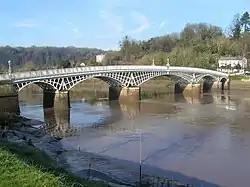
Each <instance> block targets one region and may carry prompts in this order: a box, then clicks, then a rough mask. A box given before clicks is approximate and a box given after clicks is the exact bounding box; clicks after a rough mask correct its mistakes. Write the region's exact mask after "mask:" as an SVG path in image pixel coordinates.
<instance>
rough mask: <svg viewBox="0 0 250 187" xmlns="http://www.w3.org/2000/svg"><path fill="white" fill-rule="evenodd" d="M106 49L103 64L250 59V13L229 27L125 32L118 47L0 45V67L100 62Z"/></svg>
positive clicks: (237, 17) (203, 64) (183, 63)
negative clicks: (142, 36) (140, 34)
mask: <svg viewBox="0 0 250 187" xmlns="http://www.w3.org/2000/svg"><path fill="white" fill-rule="evenodd" d="M101 53H106V57H105V59H104V61H103V65H114V64H119V63H122V64H152V61H153V59H154V61H155V64H157V65H166V64H167V62H168V60H169V62H170V65H178V66H193V67H203V68H209V69H215V68H217V63H216V62H217V61H218V59H219V58H220V57H221V56H242V57H243V56H244V57H246V58H247V59H248V60H250V15H249V13H248V12H245V13H244V14H242V15H240V14H236V15H235V16H234V17H233V20H232V23H231V24H230V25H229V26H228V28H227V29H225V30H223V29H222V28H220V27H218V26H215V25H211V24H207V23H195V24H187V25H186V26H185V27H184V29H183V30H182V31H181V32H179V33H171V34H167V35H164V36H159V37H154V38H150V39H149V40H145V41H138V40H135V39H133V38H130V37H129V36H125V37H124V38H123V39H122V40H121V41H120V50H119V51H108V52H105V51H102V50H100V49H90V48H75V47H61V48H59V47H29V48H24V47H15V48H14V47H10V46H5V47H0V68H1V71H2V72H5V71H6V68H7V65H8V63H7V62H8V61H9V60H11V62H12V66H13V67H14V69H16V70H18V71H29V70H36V69H47V68H57V67H74V66H79V65H80V64H81V63H82V62H84V63H85V64H86V65H100V64H97V63H96V62H95V56H96V55H97V54H101Z"/></svg>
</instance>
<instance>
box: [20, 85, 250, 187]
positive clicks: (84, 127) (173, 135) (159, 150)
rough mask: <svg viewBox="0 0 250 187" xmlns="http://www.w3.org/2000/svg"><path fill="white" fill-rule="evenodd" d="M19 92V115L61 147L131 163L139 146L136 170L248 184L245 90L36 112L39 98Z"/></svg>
mask: <svg viewBox="0 0 250 187" xmlns="http://www.w3.org/2000/svg"><path fill="white" fill-rule="evenodd" d="M25 92H28V91H27V90H26V91H25ZM25 92H23V93H21V94H20V109H21V115H22V116H25V117H28V118H32V119H37V120H43V121H46V126H47V127H46V128H47V130H48V133H51V134H53V135H55V136H60V137H62V138H63V139H62V140H61V142H62V146H63V147H65V148H75V149H78V148H79V147H80V148H81V149H82V150H85V151H88V152H92V153H97V154H100V155H104V156H109V157H112V158H117V159H119V160H121V162H123V161H124V163H125V162H127V161H128V162H131V163H132V162H133V163H139V161H140V139H141V161H142V163H143V169H144V168H145V169H146V168H148V169H150V168H151V170H154V171H155V173H156V174H159V175H163V176H166V177H169V178H175V179H179V180H184V181H187V182H191V183H195V184H196V185H197V186H228V187H243V186H249V184H250V182H249V176H250V164H249V158H250V122H249V118H250V90H245V91H235V90H232V91H230V92H224V93H221V92H215V93H211V94H204V95H203V96H202V98H185V97H183V96H180V95H173V94H167V93H166V94H161V95H160V96H157V97H153V96H152V95H151V96H148V97H147V98H144V99H142V100H141V101H140V102H139V103H134V104H133V105H132V104H130V105H128V104H119V103H117V102H108V101H105V100H102V101H100V100H99V101H88V96H89V94H87V95H86V93H84V92H82V93H72V94H71V108H70V110H69V111H55V110H51V109H50V110H44V109H43V107H42V95H40V94H27V93H25ZM95 94H96V93H95ZM92 95H93V94H92ZM96 97H98V94H97V95H96ZM101 97H105V94H104V95H102V96H101ZM140 136H141V137H140Z"/></svg>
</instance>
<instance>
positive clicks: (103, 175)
mask: <svg viewBox="0 0 250 187" xmlns="http://www.w3.org/2000/svg"><path fill="white" fill-rule="evenodd" d="M12 118H13V117H12ZM15 118H17V119H18V122H17V121H15V123H13V124H12V125H11V127H10V129H5V130H3V131H2V132H1V133H0V135H1V138H2V139H5V140H7V141H9V142H12V143H26V144H27V145H30V146H34V147H35V148H37V149H39V150H41V151H43V152H45V153H46V154H47V155H49V156H50V157H51V158H52V159H53V160H55V161H56V162H57V164H58V165H59V166H60V167H62V168H63V169H65V170H66V171H69V172H72V173H73V174H75V175H77V176H79V177H81V178H84V179H90V180H96V181H103V182H104V183H108V184H109V185H111V186H117V185H118V186H119V185H126V186H135V184H138V181H139V164H138V163H130V162H127V161H123V160H119V159H116V158H111V157H107V156H102V155H98V154H95V153H90V152H86V151H84V150H80V149H76V148H74V147H69V148H65V147H63V146H62V144H61V142H60V140H61V139H60V138H56V137H52V136H51V135H48V134H46V132H45V130H44V128H43V124H44V122H42V121H38V120H32V119H27V118H24V117H21V116H15ZM17 119H16V120H17ZM150 170H151V169H145V172H143V182H149V181H151V182H152V181H153V180H152V179H157V182H158V183H163V181H165V182H168V183H169V184H171V183H172V184H175V185H176V186H178V185H179V186H180V185H184V184H183V183H180V182H178V181H175V180H172V181H171V180H169V181H167V180H166V178H165V177H159V176H156V175H155V174H154V172H153V171H152V172H150ZM166 184H167V183H166Z"/></svg>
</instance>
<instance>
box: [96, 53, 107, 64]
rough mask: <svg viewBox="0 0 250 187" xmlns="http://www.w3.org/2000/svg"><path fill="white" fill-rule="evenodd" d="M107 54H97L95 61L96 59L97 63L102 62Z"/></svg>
mask: <svg viewBox="0 0 250 187" xmlns="http://www.w3.org/2000/svg"><path fill="white" fill-rule="evenodd" d="M105 56H106V54H100V55H96V56H95V61H96V62H97V63H102V61H103V60H104V58H105Z"/></svg>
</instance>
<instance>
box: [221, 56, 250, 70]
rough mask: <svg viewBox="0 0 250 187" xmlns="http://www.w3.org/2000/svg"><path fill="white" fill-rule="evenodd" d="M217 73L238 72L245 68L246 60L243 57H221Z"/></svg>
mask: <svg viewBox="0 0 250 187" xmlns="http://www.w3.org/2000/svg"><path fill="white" fill-rule="evenodd" d="M218 67H219V68H218V71H222V72H238V71H240V70H241V71H242V70H243V71H244V69H245V68H247V59H246V58H245V57H240V56H237V57H221V58H220V59H219V60H218Z"/></svg>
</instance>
